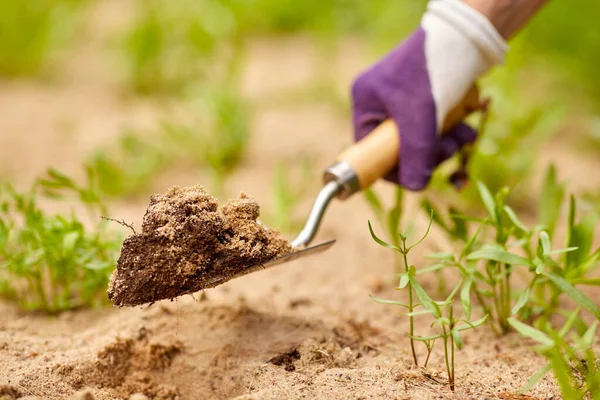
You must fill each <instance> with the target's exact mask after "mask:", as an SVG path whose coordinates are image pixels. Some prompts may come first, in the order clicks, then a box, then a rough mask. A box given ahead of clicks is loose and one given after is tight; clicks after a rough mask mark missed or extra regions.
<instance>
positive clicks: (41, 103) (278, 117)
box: [0, 14, 598, 400]
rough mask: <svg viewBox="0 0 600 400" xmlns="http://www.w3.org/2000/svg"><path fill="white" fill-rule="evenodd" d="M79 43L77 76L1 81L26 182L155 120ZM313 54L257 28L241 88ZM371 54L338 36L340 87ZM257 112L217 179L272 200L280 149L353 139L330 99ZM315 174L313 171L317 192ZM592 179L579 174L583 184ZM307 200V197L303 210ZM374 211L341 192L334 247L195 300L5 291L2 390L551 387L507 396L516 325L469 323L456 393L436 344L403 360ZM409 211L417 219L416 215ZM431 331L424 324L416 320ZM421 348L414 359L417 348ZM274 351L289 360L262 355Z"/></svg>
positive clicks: (499, 395) (360, 393)
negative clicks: (12, 296)
mask: <svg viewBox="0 0 600 400" xmlns="http://www.w3.org/2000/svg"><path fill="white" fill-rule="evenodd" d="M100 15H101V14H100ZM92 39H93V36H92ZM92 39H90V43H92V44H94V43H96V42H97V41H95V40H92ZM96 44H97V43H96ZM76 54H77V56H74V57H72V58H70V59H69V64H68V68H67V70H68V71H70V72H72V73H70V74H65V75H63V76H62V77H61V79H60V80H59V81H58V82H55V83H53V84H43V83H40V82H13V83H1V84H0V87H1V89H0V132H2V134H1V135H0V175H2V176H11V177H12V179H13V180H16V181H17V182H19V183H24V182H29V181H30V180H31V179H32V178H33V177H35V176H37V175H39V174H40V173H42V172H43V171H44V170H45V168H46V167H47V166H50V165H52V166H55V167H58V168H59V169H62V170H65V171H67V172H71V173H78V172H79V165H80V162H81V160H82V159H84V158H85V157H86V155H87V154H89V152H90V151H91V150H92V149H93V148H95V147H96V146H98V145H100V144H104V143H110V142H111V141H112V140H114V139H115V138H116V137H118V135H119V134H120V132H121V128H122V127H123V126H126V125H134V126H152V124H153V121H155V119H156V116H157V115H158V112H157V108H156V106H154V105H153V104H152V102H150V101H148V100H135V101H132V100H124V99H123V98H122V96H120V95H119V90H118V83H117V82H115V81H113V80H111V79H110V74H109V71H108V69H109V67H110V66H109V65H106V59H105V58H102V56H101V54H100V53H99V52H95V51H94V47H93V45H90V46H84V45H82V46H81V49H78V51H77V52H76ZM314 54H315V51H314V49H313V48H312V47H311V46H310V43H309V42H308V41H307V40H305V39H302V38H290V39H281V40H276V41H267V40H254V41H253V42H252V46H251V47H250V51H249V59H248V63H247V70H246V72H245V78H244V92H245V93H246V95H247V96H248V97H249V98H250V99H252V100H253V101H255V102H256V103H257V104H260V102H259V100H261V101H263V102H264V100H265V99H268V98H270V97H275V96H279V95H281V94H282V93H283V94H285V93H288V92H290V91H292V92H293V91H302V89H303V88H304V87H305V86H306V85H309V84H310V83H311V82H312V81H313V80H314V76H315V65H316V63H313V62H310V60H311V58H310V57H312V56H314ZM368 59H369V58H368V56H367V55H366V54H365V52H364V51H363V49H362V48H361V46H360V44H358V43H356V42H354V41H349V42H348V43H347V44H344V45H343V46H341V50H340V52H339V54H338V55H336V57H335V60H332V68H334V69H336V70H338V71H340V72H339V74H338V77H339V85H340V86H341V87H345V86H347V85H348V82H349V81H350V79H351V77H352V76H353V75H354V74H355V73H356V72H357V71H359V70H360V69H361V68H362V67H364V66H365V65H367V62H368ZM255 111H256V112H255V114H254V119H253V122H252V134H253V136H252V141H251V149H250V154H249V156H248V158H247V161H246V162H245V163H244V166H243V168H242V169H241V170H240V171H238V172H237V173H236V174H235V175H234V176H233V178H232V180H231V181H230V182H229V184H228V189H229V191H230V193H231V196H232V197H233V196H235V195H237V193H239V192H240V191H242V190H243V191H245V192H247V193H248V194H250V195H251V196H253V197H255V198H256V199H257V200H258V201H259V203H260V204H268V203H269V195H270V194H269V185H270V180H271V173H272V168H273V167H274V165H275V164H276V162H277V161H279V160H290V159H293V157H296V156H298V155H299V154H302V153H306V152H308V153H309V154H311V155H312V156H314V158H315V160H316V166H317V167H318V168H323V167H325V166H327V165H328V164H329V163H330V161H331V160H332V159H333V158H334V157H335V155H336V153H337V152H338V151H339V149H341V148H342V147H343V146H344V145H346V144H348V143H349V142H350V134H349V132H350V125H349V118H347V116H344V115H340V113H339V112H338V111H337V110H336V109H335V108H333V107H331V106H328V105H325V104H315V103H313V104H310V103H301V104H287V103H285V102H282V103H277V102H276V104H268V105H264V106H261V107H257V109H256V110H255ZM557 149H558V150H557ZM550 159H552V160H553V161H555V162H558V163H559V167H560V168H559V170H560V171H567V172H564V173H565V174H567V175H568V176H569V177H576V176H577V175H578V174H585V173H586V171H589V170H591V168H595V167H597V165H595V164H597V163H594V162H593V161H592V162H590V163H587V164H586V163H585V162H584V161H585V160H583V161H582V160H581V158H580V157H578V156H577V155H575V153H573V154H572V153H569V150H568V148H567V147H565V146H564V145H563V144H561V143H558V144H552V143H550V144H549V145H548V151H546V152H545V153H544V157H543V159H542V160H541V161H540V165H539V170H540V171H541V170H543V169H544V166H545V162H547V161H548V160H550ZM573 160H576V161H577V162H573ZM563 167H564V168H563ZM202 176H203V175H202V172H198V171H190V170H178V171H175V172H169V173H167V174H166V175H165V176H163V177H161V178H160V179H159V180H158V181H157V183H156V187H154V188H153V190H154V191H156V192H163V191H165V190H166V188H167V187H169V186H171V185H175V184H177V185H190V184H196V183H200V184H202V183H203V182H202V180H201V179H202V178H201V177H202ZM319 176H320V174H319V172H318V170H316V171H315V184H314V189H315V193H316V190H317V189H318V187H319V183H318V180H317V179H318V178H319ZM199 177H200V178H199ZM588 177H589V174H588ZM597 183H598V182H597V181H596V182H593V181H591V178H590V179H586V180H582V183H580V186H581V187H586V186H589V185H593V184H597ZM576 185H577V182H576ZM377 188H378V189H380V190H382V191H383V192H384V193H387V192H390V189H391V188H390V187H389V186H386V185H384V184H378V185H377ZM150 194H151V192H148V193H147V195H146V196H145V199H143V200H142V201H137V202H126V203H121V204H118V205H116V206H115V207H113V214H114V215H115V216H116V217H119V218H124V219H126V220H128V221H134V223H135V225H136V226H140V222H141V218H142V216H143V212H144V210H145V208H146V206H147V198H148V197H149V195H150ZM308 206H309V200H308V199H307V201H306V202H305V203H303V206H302V210H301V211H305V212H306V211H307V208H308ZM369 218H373V216H372V214H371V213H370V212H369V209H368V208H367V206H366V205H365V203H364V202H363V200H362V199H361V198H360V197H359V196H357V197H356V198H353V199H350V200H348V201H346V202H344V203H341V202H336V203H335V204H334V205H333V206H332V207H331V209H330V210H329V211H328V214H327V216H326V220H325V222H324V225H323V228H322V229H321V231H320V233H319V236H318V238H317V239H316V242H319V241H322V240H327V239H331V238H336V239H337V240H338V242H337V243H336V245H335V246H334V247H333V248H332V249H330V250H329V251H327V252H326V253H323V254H321V255H319V256H315V257H312V258H307V259H303V260H299V261H295V262H293V263H289V264H285V265H282V266H280V267H277V268H275V269H270V270H266V271H261V272H258V273H255V274H252V275H249V276H246V277H243V278H240V279H237V280H234V281H231V282H229V283H227V284H225V285H223V286H220V287H218V288H216V289H213V290H209V291H207V292H205V293H204V294H202V295H200V294H198V295H196V296H195V298H192V297H190V296H187V297H183V298H179V299H177V300H176V301H174V302H170V301H165V302H160V303H157V304H154V305H153V306H151V307H144V308H125V309H116V308H109V309H104V310H87V311H77V312H66V313H64V314H62V315H60V316H57V317H48V316H41V315H34V314H23V313H20V312H18V311H17V310H15V309H14V308H13V307H12V306H11V305H9V304H3V303H0V399H6V398H7V399H14V398H20V397H24V396H38V397H42V398H45V399H57V400H58V399H66V398H69V396H71V395H72V394H73V393H75V392H77V391H80V390H83V389H85V388H89V390H90V391H91V393H93V395H95V397H96V398H97V399H126V398H128V397H129V396H130V395H132V394H134V393H136V392H143V393H145V394H146V395H147V396H148V397H150V398H155V399H160V400H162V399H165V400H166V399H182V400H184V399H239V400H241V399H248V400H249V399H327V400H333V399H356V400H358V399H414V400H418V399H517V398H523V399H525V398H535V399H558V398H559V395H558V394H557V391H556V389H555V387H554V385H553V382H552V380H551V379H550V378H549V377H546V378H544V380H542V382H541V383H540V384H539V385H538V386H537V387H536V388H534V389H533V390H532V391H531V392H530V393H529V394H530V395H531V396H532V397H517V396H515V395H513V394H514V393H515V392H516V391H517V390H518V388H519V387H520V386H521V385H523V384H524V383H525V382H526V381H527V379H528V378H529V377H530V376H531V375H532V374H533V373H534V372H536V371H537V369H539V368H540V367H541V366H542V365H543V360H541V359H540V358H539V357H537V356H535V355H534V354H533V353H531V352H530V343H528V342H526V341H524V340H523V339H521V338H520V337H519V336H518V335H513V334H511V335H508V336H506V337H502V338H496V337H494V336H493V334H492V333H491V332H489V331H488V330H486V329H485V328H482V329H479V330H477V331H475V332H468V333H467V334H465V338H464V341H465V344H466V346H465V350H464V351H462V352H460V353H458V355H457V390H456V393H455V394H452V393H451V392H450V391H449V390H448V388H447V385H446V381H445V371H444V370H443V369H442V366H443V354H442V351H441V348H438V349H437V350H435V351H434V353H433V355H432V357H431V360H430V363H429V364H430V365H429V367H428V368H427V369H426V370H425V369H418V368H414V367H412V366H411V362H410V361H411V358H410V354H409V346H408V341H407V339H406V337H405V336H404V332H406V331H407V320H406V319H405V318H403V317H401V316H400V315H399V313H398V312H397V310H395V309H394V308H392V307H391V306H382V305H378V304H375V303H374V302H373V301H371V300H370V298H369V297H368V294H377V295H378V296H380V297H385V298H398V299H402V297H401V296H399V294H398V293H397V292H395V291H394V290H393V288H392V287H393V281H392V279H391V278H392V272H393V271H392V254H391V253H390V252H389V251H387V250H385V249H382V248H380V247H378V246H377V245H376V244H375V243H373V242H372V240H371V239H370V236H369V233H368V229H367V222H366V221H367V220H368V219H369ZM417 222H418V223H417V226H418V227H423V226H424V223H425V221H423V220H422V219H419V220H418V221H417ZM440 245H442V246H444V245H445V242H444V239H443V237H442V236H441V235H440V234H438V233H435V232H434V233H433V235H432V236H431V237H430V238H429V240H428V241H427V242H426V243H425V245H424V246H423V247H422V248H421V249H419V250H417V251H416V253H415V254H414V256H413V257H414V258H413V260H414V262H415V263H416V264H417V265H424V263H426V262H427V261H425V260H424V258H423V255H424V254H425V253H426V252H427V251H428V250H430V249H432V248H433V247H434V246H436V248H437V246H440ZM435 285H436V282H433V281H431V282H429V287H430V288H434V287H435ZM426 327H427V323H426V322H425V321H422V322H420V324H419V326H418V329H427V328H426ZM418 353H419V356H420V357H421V359H423V357H424V355H425V349H424V348H419V351H418ZM282 354H287V355H288V356H287V357H279V360H277V359H275V362H273V361H269V360H272V358H273V357H275V356H278V355H282ZM275 364H281V365H275ZM3 396H4V397H3ZM80 398H86V397H85V396H82V397H81V396H80ZM132 398H134V397H132Z"/></svg>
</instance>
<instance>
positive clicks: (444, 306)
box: [369, 218, 487, 391]
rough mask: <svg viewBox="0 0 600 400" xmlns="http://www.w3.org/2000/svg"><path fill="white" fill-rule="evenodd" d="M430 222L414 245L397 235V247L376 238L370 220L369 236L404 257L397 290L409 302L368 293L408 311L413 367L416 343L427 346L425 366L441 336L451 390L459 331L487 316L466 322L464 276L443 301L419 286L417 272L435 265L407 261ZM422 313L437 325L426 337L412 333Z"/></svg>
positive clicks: (459, 345) (467, 302)
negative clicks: (458, 304)
mask: <svg viewBox="0 0 600 400" xmlns="http://www.w3.org/2000/svg"><path fill="white" fill-rule="evenodd" d="M432 222H433V218H432V219H430V222H429V226H428V227H427V230H426V232H425V234H424V235H423V237H421V239H419V240H418V241H417V242H416V243H415V244H413V245H411V246H408V247H407V245H406V240H407V239H406V234H399V236H400V242H401V245H400V246H396V245H393V244H390V243H387V242H385V241H383V240H381V239H380V238H378V237H377V236H376V235H375V233H374V232H373V228H372V227H371V223H370V222H369V231H370V233H371V237H372V238H373V240H374V241H375V242H377V244H379V245H380V246H383V247H385V248H388V249H392V250H394V251H396V252H398V253H400V254H401V255H402V259H403V260H404V266H405V269H404V273H403V274H402V275H401V276H400V283H399V285H398V288H397V289H398V290H404V289H407V291H408V304H403V303H401V302H399V301H395V300H385V299H380V298H378V297H375V296H371V298H372V299H373V300H374V301H376V302H378V303H381V304H391V305H397V306H400V307H402V308H405V309H406V310H407V313H406V315H407V316H408V318H409V324H410V325H409V333H408V337H409V338H410V346H411V352H412V357H413V362H414V364H415V365H416V366H418V365H419V361H418V358H417V354H416V349H415V342H416V341H419V342H422V343H423V344H424V345H425V347H426V349H427V357H426V359H425V363H424V367H427V364H428V362H429V357H430V355H431V352H432V350H433V346H434V344H435V342H436V340H437V339H441V341H442V342H443V346H444V359H445V363H446V371H447V374H448V382H449V386H450V390H452V391H454V388H455V377H456V373H455V350H456V349H458V350H461V349H462V346H463V341H462V337H461V332H462V331H465V330H467V329H474V328H476V327H478V326H480V325H482V324H483V323H484V322H485V321H486V319H487V315H485V316H484V317H483V318H480V319H478V320H476V321H469V319H470V318H471V301H470V297H469V296H465V295H464V293H468V291H469V287H470V283H469V284H467V283H466V281H465V280H464V279H461V280H460V282H459V283H458V285H456V287H455V288H454V289H453V290H452V291H451V293H450V294H449V295H448V296H447V297H446V299H445V300H443V301H435V300H433V299H432V298H431V297H430V296H429V295H428V294H427V292H426V291H425V289H424V288H423V286H421V285H420V284H419V282H418V280H417V277H418V276H419V275H422V274H424V273H428V272H432V271H435V267H434V268H423V269H419V270H418V269H417V268H416V267H415V266H414V265H409V263H408V253H409V252H410V251H411V250H412V249H413V248H414V247H415V246H418V245H419V244H420V243H421V242H423V240H425V238H426V237H427V235H428V234H429V231H430V229H431V224H432ZM459 291H460V297H461V307H462V309H463V316H462V317H457V315H456V313H455V309H454V303H455V297H456V295H457V293H459ZM413 296H416V297H417V298H418V300H419V303H415V302H414V298H413ZM419 307H421V308H423V309H421V310H417V308H419ZM422 315H431V316H432V317H433V319H434V321H433V323H432V326H438V327H439V331H440V332H439V333H437V334H435V335H429V336H419V335H416V334H415V331H414V329H415V327H414V317H417V316H422Z"/></svg>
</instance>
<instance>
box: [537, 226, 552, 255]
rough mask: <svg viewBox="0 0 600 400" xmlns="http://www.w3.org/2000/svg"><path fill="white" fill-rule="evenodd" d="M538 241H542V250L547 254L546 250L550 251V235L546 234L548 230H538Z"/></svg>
mask: <svg viewBox="0 0 600 400" xmlns="http://www.w3.org/2000/svg"><path fill="white" fill-rule="evenodd" d="M540 242H541V243H542V250H543V251H544V253H543V254H544V255H545V256H546V255H548V252H550V251H552V245H551V244H550V236H548V232H546V231H542V232H540Z"/></svg>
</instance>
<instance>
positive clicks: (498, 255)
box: [467, 246, 531, 266]
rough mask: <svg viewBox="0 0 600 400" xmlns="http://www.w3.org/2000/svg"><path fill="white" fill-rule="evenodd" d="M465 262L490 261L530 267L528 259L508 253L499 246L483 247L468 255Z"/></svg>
mask: <svg viewBox="0 0 600 400" xmlns="http://www.w3.org/2000/svg"><path fill="white" fill-rule="evenodd" d="M467 260H492V261H498V262H501V263H505V264H512V265H526V266H528V265H531V262H530V261H529V260H528V259H526V258H524V257H521V256H519V255H516V254H514V253H511V252H508V251H506V250H504V249H502V248H501V247H499V246H485V247H483V248H482V249H480V250H476V251H474V252H472V253H471V254H469V255H468V256H467Z"/></svg>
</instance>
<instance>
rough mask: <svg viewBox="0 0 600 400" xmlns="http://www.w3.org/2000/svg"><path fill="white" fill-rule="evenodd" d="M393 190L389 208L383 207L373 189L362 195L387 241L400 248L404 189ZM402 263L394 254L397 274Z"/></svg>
mask: <svg viewBox="0 0 600 400" xmlns="http://www.w3.org/2000/svg"><path fill="white" fill-rule="evenodd" d="M394 190H395V192H394V202H393V203H392V206H391V207H390V208H386V207H385V206H384V204H383V202H382V201H381V197H380V196H379V195H378V194H377V193H376V192H375V191H374V190H373V189H371V188H368V189H366V190H364V192H363V193H364V197H365V200H367V203H368V204H369V206H370V207H371V210H372V211H373V213H374V214H375V217H376V218H377V221H379V223H380V225H381V227H382V228H383V229H385V230H386V233H387V236H388V240H389V241H390V242H391V243H392V244H393V245H394V246H395V247H397V248H400V246H401V245H402V242H403V239H402V235H400V225H401V223H402V213H403V210H404V207H403V206H404V189H403V188H402V187H401V186H396V188H395V189H394ZM402 262H403V260H402V257H401V254H400V253H394V271H395V272H396V273H398V274H399V273H401V272H402V269H403V268H402Z"/></svg>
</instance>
